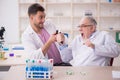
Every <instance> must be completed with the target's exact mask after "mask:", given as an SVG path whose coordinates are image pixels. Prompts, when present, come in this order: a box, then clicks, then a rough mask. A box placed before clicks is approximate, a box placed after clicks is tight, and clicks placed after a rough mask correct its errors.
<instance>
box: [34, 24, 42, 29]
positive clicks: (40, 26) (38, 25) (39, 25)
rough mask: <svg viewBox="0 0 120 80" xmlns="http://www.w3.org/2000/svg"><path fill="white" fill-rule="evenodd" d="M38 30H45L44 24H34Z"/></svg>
mask: <svg viewBox="0 0 120 80" xmlns="http://www.w3.org/2000/svg"><path fill="white" fill-rule="evenodd" d="M34 25H35V26H36V27H37V28H39V29H43V24H34Z"/></svg>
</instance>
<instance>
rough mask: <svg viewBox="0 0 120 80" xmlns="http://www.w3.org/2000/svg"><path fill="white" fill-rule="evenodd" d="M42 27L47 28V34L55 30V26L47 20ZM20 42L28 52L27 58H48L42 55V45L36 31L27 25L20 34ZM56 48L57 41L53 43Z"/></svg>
mask: <svg viewBox="0 0 120 80" xmlns="http://www.w3.org/2000/svg"><path fill="white" fill-rule="evenodd" d="M44 28H45V29H46V30H47V32H48V33H49V34H53V33H55V32H56V28H55V26H54V25H53V24H51V23H50V22H49V21H45V23H44ZM22 44H23V45H24V48H25V51H26V53H27V54H28V56H27V57H28V58H30V59H41V58H45V57H46V58H48V56H47V54H46V56H44V55H43V53H42V50H41V47H42V46H43V42H42V41H41V39H40V38H39V37H38V35H37V33H36V32H35V31H34V30H33V29H32V27H31V26H29V27H28V28H27V29H26V30H25V31H24V33H23V34H22ZM55 44H56V46H57V48H58V46H59V45H58V43H55ZM58 50H59V48H58Z"/></svg>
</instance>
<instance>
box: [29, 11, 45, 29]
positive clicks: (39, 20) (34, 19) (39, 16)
mask: <svg viewBox="0 0 120 80" xmlns="http://www.w3.org/2000/svg"><path fill="white" fill-rule="evenodd" d="M30 20H31V23H32V25H33V27H35V28H37V29H42V28H43V27H44V22H45V13H44V12H41V11H38V12H37V13H36V14H34V15H31V16H30Z"/></svg>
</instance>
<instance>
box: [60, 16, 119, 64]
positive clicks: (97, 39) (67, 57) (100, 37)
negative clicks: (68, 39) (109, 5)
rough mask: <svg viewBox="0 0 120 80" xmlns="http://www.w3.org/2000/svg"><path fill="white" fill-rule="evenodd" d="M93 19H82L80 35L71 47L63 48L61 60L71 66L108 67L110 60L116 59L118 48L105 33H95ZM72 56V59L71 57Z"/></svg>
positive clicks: (79, 27) (95, 25)
mask: <svg viewBox="0 0 120 80" xmlns="http://www.w3.org/2000/svg"><path fill="white" fill-rule="evenodd" d="M96 27H97V22H96V21H95V19H94V18H93V17H83V18H82V19H81V21H80V24H79V26H78V29H79V31H80V35H78V36H76V38H75V39H74V40H73V42H72V44H71V47H68V48H64V49H63V50H62V51H63V52H64V53H65V54H61V56H62V60H63V61H66V62H69V61H70V63H71V64H72V65H73V66H108V65H110V60H111V58H114V57H117V56H118V55H119V53H120V48H119V46H118V45H117V44H116V42H115V40H114V39H113V38H112V37H111V36H110V35H109V33H108V32H106V31H97V30H96ZM71 54H72V57H73V58H72V57H71Z"/></svg>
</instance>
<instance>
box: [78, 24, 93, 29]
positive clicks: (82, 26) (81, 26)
mask: <svg viewBox="0 0 120 80" xmlns="http://www.w3.org/2000/svg"><path fill="white" fill-rule="evenodd" d="M90 26H93V25H80V26H77V27H79V28H85V27H90Z"/></svg>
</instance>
